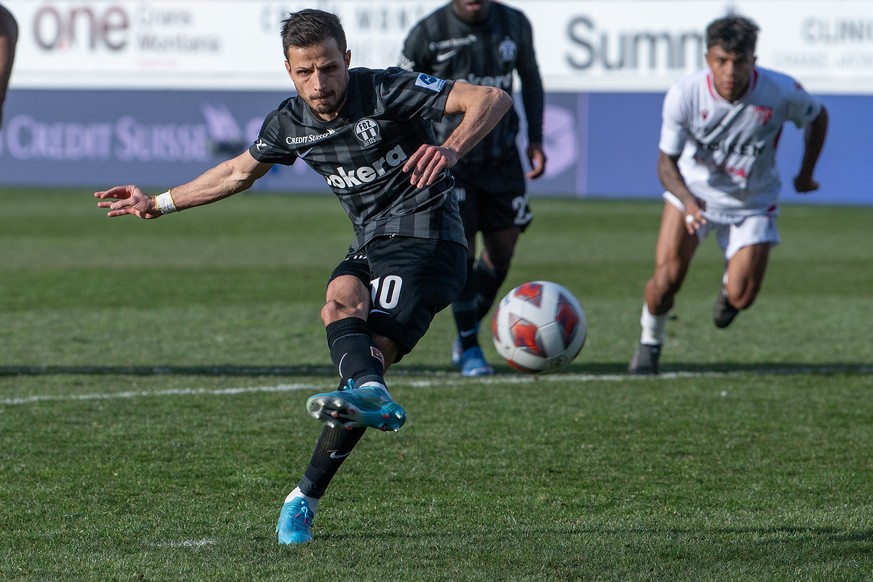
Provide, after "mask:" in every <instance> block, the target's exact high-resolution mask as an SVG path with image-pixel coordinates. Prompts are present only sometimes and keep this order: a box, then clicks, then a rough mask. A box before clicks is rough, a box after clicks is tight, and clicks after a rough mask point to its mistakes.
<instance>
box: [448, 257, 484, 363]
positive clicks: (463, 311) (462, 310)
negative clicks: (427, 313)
mask: <svg viewBox="0 0 873 582" xmlns="http://www.w3.org/2000/svg"><path fill="white" fill-rule="evenodd" d="M476 287H477V285H476V271H475V269H474V268H473V259H468V260H467V281H466V283H464V288H463V289H462V290H461V293H460V295H458V298H457V299H455V301H454V302H453V303H452V315H454V317H455V326H456V327H457V328H458V335H459V336H460V338H461V348H463V349H465V350H467V349H470V348H472V347H475V346H478V345H479V334H478V333H476V326H477V325H478V323H479V319H478V317H477V311H478V306H477V305H478V304H477V302H476V293H477V291H476Z"/></svg>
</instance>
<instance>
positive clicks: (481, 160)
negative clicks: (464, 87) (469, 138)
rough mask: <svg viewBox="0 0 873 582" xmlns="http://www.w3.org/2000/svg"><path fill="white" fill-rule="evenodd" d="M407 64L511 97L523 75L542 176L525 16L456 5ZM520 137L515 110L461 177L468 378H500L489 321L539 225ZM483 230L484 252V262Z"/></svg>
mask: <svg viewBox="0 0 873 582" xmlns="http://www.w3.org/2000/svg"><path fill="white" fill-rule="evenodd" d="M400 61H401V62H400V66H402V67H403V68H405V69H408V70H410V71H413V70H414V71H420V72H422V73H427V74H429V75H434V76H436V77H439V78H441V79H456V80H462V81H466V82H468V83H472V84H475V85H487V86H491V87H498V88H499V89H502V90H503V91H506V92H507V93H508V94H512V91H513V89H512V85H513V73H514V72H517V73H518V76H519V79H520V80H521V96H522V102H523V104H524V112H525V117H526V118H527V138H528V145H527V159H528V162H529V164H530V168H531V169H530V171H529V172H528V174H527V177H528V178H530V179H535V178H539V177H540V176H542V175H543V173H544V172H545V168H546V155H545V153H544V151H543V145H542V144H543V108H544V94H543V83H542V80H541V78H540V72H539V67H538V66H537V61H536V56H535V54H534V45H533V32H532V30H531V25H530V22H529V21H528V20H527V18H526V17H525V16H524V14H522V13H521V12H520V11H518V10H516V9H514V8H511V7H509V6H507V5H505V4H502V3H497V2H491V1H490V0H452V2H450V3H448V4H446V5H445V6H443V7H442V8H439V9H438V10H436V11H435V12H434V13H432V14H431V15H429V16H427V17H426V18H424V19H423V20H422V21H421V22H419V23H418V24H416V25H415V26H414V27H413V28H412V30H411V31H410V32H409V35H408V36H407V38H406V41H405V43H404V46H403V53H402V55H401V58H400ZM459 122H460V118H457V117H453V116H446V117H445V118H444V119H443V120H442V122H440V123H439V124H438V125H437V129H436V131H437V136H438V137H440V138H444V137H445V136H446V135H448V134H449V133H451V131H453V130H454V128H455V127H456V126H457V124H458V123H459ZM518 131H519V118H518V115H517V114H516V112H515V110H512V111H510V112H509V114H508V115H506V116H505V117H503V119H501V121H500V123H499V124H498V125H497V127H496V128H495V129H494V131H492V132H491V133H490V134H488V135H487V136H486V137H485V138H484V139H483V140H482V141H481V142H480V143H479V145H477V146H476V147H475V148H473V150H472V151H471V152H470V153H469V154H468V155H466V156H464V159H462V160H461V161H460V162H458V165H457V166H455V167H454V168H453V169H452V173H453V174H454V176H455V195H456V196H457V198H458V203H459V205H460V207H461V217H462V218H463V220H464V230H465V233H466V236H467V249H468V256H467V282H466V285H465V286H464V289H463V290H462V291H461V295H460V296H459V297H458V298H457V299H456V300H455V301H454V303H452V313H453V314H454V316H455V324H456V326H457V328H458V336H457V338H456V339H455V342H454V344H453V345H452V363H453V364H455V366H457V367H458V368H460V369H461V374H463V375H464V376H484V375H488V374H493V373H494V369H493V368H492V367H491V366H490V365H489V364H488V362H487V361H486V360H485V356H484V355H483V353H482V349H481V348H480V346H479V327H480V322H481V321H482V319H483V318H484V317H485V315H487V313H488V311H489V310H490V309H491V306H492V305H493V304H494V300H495V299H496V297H497V293H498V291H499V290H500V285H501V284H502V283H503V282H504V281H505V280H506V276H507V274H508V272H509V266H510V262H511V260H512V256H513V254H514V253H515V246H516V243H517V242H518V239H519V236H520V235H521V233H522V232H523V231H524V230H525V229H526V228H527V226H528V224H530V222H531V218H532V215H531V210H530V206H529V204H528V198H527V194H526V184H525V174H524V169H523V168H522V163H521V158H520V157H519V153H518V148H517V147H516V136H517V135H518ZM479 232H481V233H482V242H483V243H484V249H483V250H482V254H481V255H480V256H479V260H478V261H476V237H477V233H479Z"/></svg>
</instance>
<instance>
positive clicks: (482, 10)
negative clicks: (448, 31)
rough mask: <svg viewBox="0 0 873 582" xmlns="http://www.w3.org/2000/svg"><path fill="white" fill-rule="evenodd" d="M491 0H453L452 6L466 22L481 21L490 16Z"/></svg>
mask: <svg viewBox="0 0 873 582" xmlns="http://www.w3.org/2000/svg"><path fill="white" fill-rule="evenodd" d="M490 7H491V0H452V8H454V10H455V14H457V15H458V16H459V17H460V18H461V20H463V21H464V22H481V21H483V20H485V19H486V18H487V17H488V9H489V8H490Z"/></svg>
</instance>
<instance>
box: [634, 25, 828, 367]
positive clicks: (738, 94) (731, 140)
mask: <svg viewBox="0 0 873 582" xmlns="http://www.w3.org/2000/svg"><path fill="white" fill-rule="evenodd" d="M757 37H758V26H757V25H756V24H755V23H753V22H752V21H751V20H749V19H747V18H743V17H740V16H730V17H727V18H721V19H718V20H716V21H714V22H712V23H711V24H710V25H709V26H708V27H707V29H706V47H707V49H706V64H707V65H708V68H706V69H703V70H700V71H698V72H695V73H692V74H691V75H689V76H687V77H685V78H683V79H681V80H680V81H678V82H677V83H676V84H675V85H673V86H672V87H671V88H670V90H669V91H668V92H667V95H666V98H665V99H664V108H663V121H662V125H661V139H660V146H659V147H660V157H659V159H658V176H659V177H660V179H661V183H662V184H663V185H664V188H666V190H667V191H666V192H665V193H664V199H665V201H666V202H665V204H664V211H663V215H662V217H661V229H660V233H659V235H658V243H657V248H656V250H655V272H654V274H653V275H652V278H651V279H649V281H648V283H647V284H646V288H645V303H644V305H643V310H642V317H641V319H640V325H641V326H642V334H641V337H640V343H639V345H638V347H637V349H636V352H635V353H634V356H633V358H632V360H631V362H630V366H629V368H628V371H629V372H630V373H631V374H657V373H658V371H659V358H660V355H661V348H662V346H663V344H664V328H665V326H666V324H667V317H668V314H669V312H670V309H672V307H673V303H674V300H675V296H676V293H677V292H678V291H679V288H680V287H681V286H682V281H683V280H684V279H685V275H686V274H687V272H688V268H689V265H690V264H691V259H692V258H693V257H694V252H695V250H697V247H698V245H699V244H700V242H701V241H702V240H703V239H704V238H705V237H706V236H707V235H708V234H710V233H713V234H714V235H715V237H716V240H717V241H718V244H719V246H720V247H721V249H722V253H723V256H724V262H725V269H724V274H723V277H722V280H721V282H720V286H719V287H720V290H719V293H718V296H717V298H716V300H715V305H714V307H713V320H714V322H715V325H716V326H717V327H719V328H725V327H727V326H728V325H730V323H731V322H732V321H733V320H734V318H735V317H736V315H737V314H738V313H739V312H740V311H742V310H744V309H748V308H749V307H750V306H751V305H752V302H753V301H754V300H755V298H756V297H757V295H758V292H759V291H760V289H761V284H762V282H763V280H764V272H765V270H766V268H767V260H768V258H769V256H770V249H771V248H772V247H773V246H775V245H776V244H778V243H779V232H778V230H777V228H776V217H777V215H778V214H779V206H778V204H777V199H778V196H779V190H780V187H781V184H780V178H779V173H778V170H777V168H776V148H777V145H778V143H779V137H780V135H781V133H782V128H783V125H784V124H785V123H786V122H788V121H791V122H793V123H794V124H795V125H796V126H797V127H803V128H806V129H805V136H804V151H803V157H802V159H801V163H800V170H799V172H798V173H797V176H795V178H794V189H795V190H796V191H797V192H798V193H801V194H803V193H806V192H812V191H814V190H817V189H818V187H819V184H818V182H816V180H815V179H814V177H813V173H814V170H815V166H816V163H817V161H818V159H819V155H820V153H821V151H822V148H823V146H824V141H825V135H826V134H827V128H828V115H827V111H826V110H825V108H824V106H823V105H822V104H821V102H820V101H819V100H818V99H816V98H815V97H813V96H811V95H810V94H809V93H807V92H806V91H805V90H804V89H803V87H802V86H801V85H800V83H798V82H797V81H795V80H794V79H792V78H791V77H789V76H787V75H784V74H782V73H778V72H775V71H771V70H768V69H764V68H762V67H758V66H756V65H755V59H756V57H755V45H756V42H757Z"/></svg>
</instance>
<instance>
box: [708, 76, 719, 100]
mask: <svg viewBox="0 0 873 582" xmlns="http://www.w3.org/2000/svg"><path fill="white" fill-rule="evenodd" d="M706 87H707V88H708V89H709V94H710V95H712V97H713V98H715V99H721V95H719V94H718V93H716V92H715V86H714V85H713V84H712V72H711V71H710V72H709V73H706Z"/></svg>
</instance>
